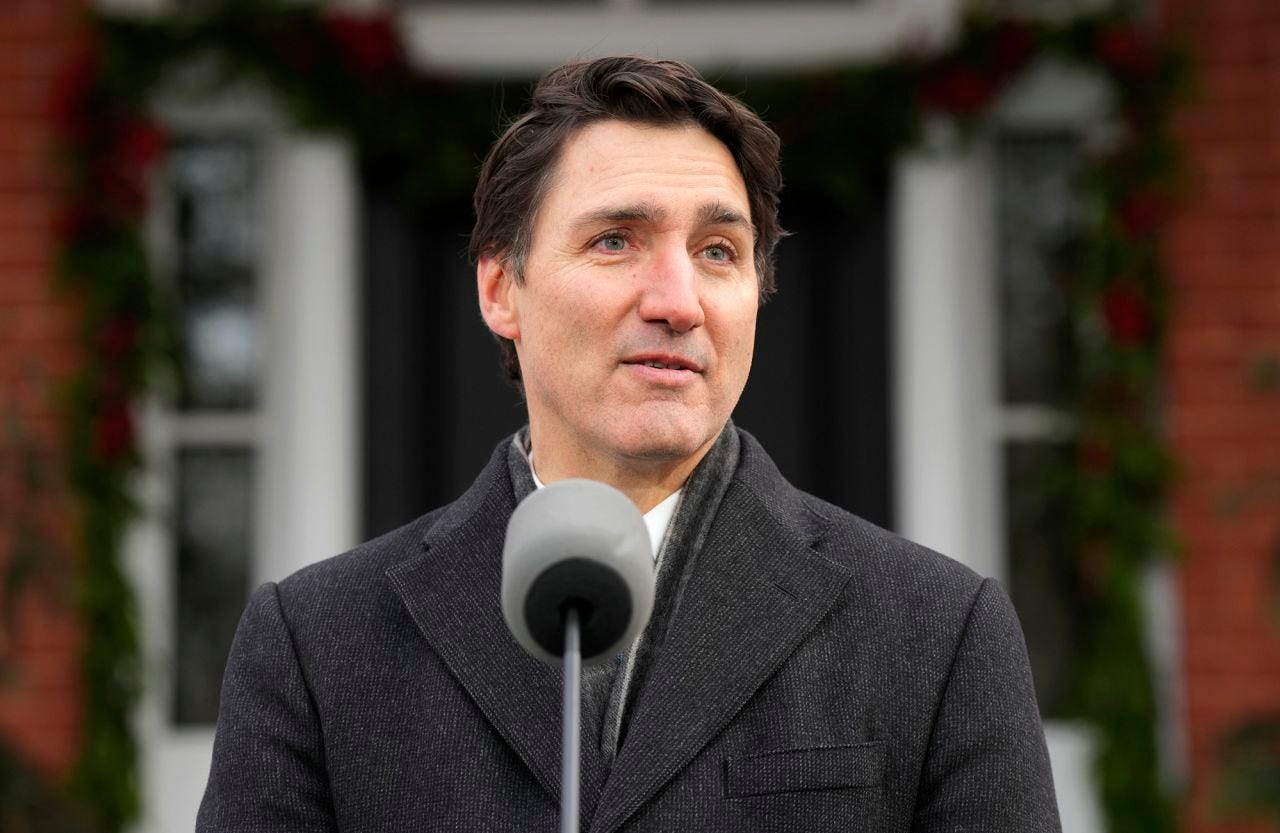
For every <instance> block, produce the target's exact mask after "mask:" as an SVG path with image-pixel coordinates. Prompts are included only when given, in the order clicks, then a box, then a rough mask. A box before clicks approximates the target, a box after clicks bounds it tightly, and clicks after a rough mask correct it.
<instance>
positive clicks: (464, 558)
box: [387, 443, 600, 800]
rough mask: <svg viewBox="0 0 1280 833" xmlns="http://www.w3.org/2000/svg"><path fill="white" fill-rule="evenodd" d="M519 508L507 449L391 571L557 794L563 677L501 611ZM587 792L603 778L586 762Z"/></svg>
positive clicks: (500, 727) (430, 634)
mask: <svg viewBox="0 0 1280 833" xmlns="http://www.w3.org/2000/svg"><path fill="white" fill-rule="evenodd" d="M514 508H515V498H514V496H513V493H512V488H511V481H510V475H509V473H508V471H507V462H506V446H505V443H504V444H501V445H499V447H498V450H497V451H495V453H494V456H493V458H492V459H491V460H490V461H489V465H488V466H487V467H486V468H485V470H484V471H483V472H482V473H481V475H480V476H479V477H478V478H477V480H476V482H475V484H473V485H472V487H471V489H470V490H468V492H467V493H466V494H465V495H463V496H462V497H461V498H459V499H458V501H456V502H455V503H453V504H451V505H450V506H449V507H448V508H447V509H446V510H445V512H444V514H443V515H442V516H441V518H440V520H438V521H437V522H436V523H435V525H434V526H433V527H432V528H431V530H430V531H429V532H428V533H427V535H426V537H425V539H424V541H423V548H424V549H423V552H422V553H420V554H419V555H417V556H415V557H413V558H410V559H408V560H407V561H404V562H402V563H400V564H397V565H396V566H394V567H392V568H391V569H389V570H388V571H387V576H388V577H389V578H390V580H391V582H392V585H393V586H394V587H395V590H396V592H397V594H398V595H399V596H400V599H401V600H402V601H403V603H404V605H405V607H406V608H408V610H409V613H410V615H411V616H412V617H413V620H414V622H416V623H417V626H418V628H419V630H421V631H422V635H423V636H424V637H426V639H427V641H428V642H429V643H430V644H431V647H432V648H433V649H434V650H435V651H436V653H437V654H439V656H440V657H441V659H442V660H443V661H444V663H445V665H446V666H448V668H449V670H450V672H452V674H453V675H454V677H455V678H457V680H458V682H459V683H460V684H461V685H462V687H463V688H464V689H466V691H467V693H468V694H469V695H470V696H471V698H472V699H473V700H474V701H475V703H476V705H477V706H479V708H480V710H481V712H483V714H484V716H485V717H486V718H487V719H488V720H489V722H490V723H492V724H493V727H494V729H495V730H496V731H497V732H498V734H499V735H501V736H502V738H503V739H504V740H505V741H506V742H507V743H508V744H509V745H510V746H511V748H512V750H514V751H515V753H516V755H517V756H519V758H520V760H521V761H523V762H524V764H525V765H526V766H527V767H528V768H529V770H530V771H531V772H532V773H533V776H534V777H535V778H536V779H537V781H538V783H540V784H541V785H542V786H543V788H545V789H546V791H547V792H548V793H549V794H550V795H551V796H552V797H554V798H556V799H557V800H558V798H559V795H560V721H561V712H560V708H561V704H560V700H561V691H562V684H563V677H562V674H561V672H560V670H559V669H558V668H551V667H549V666H547V665H544V664H543V663H541V662H539V661H537V660H535V659H533V658H532V657H530V656H529V655H528V654H526V653H525V652H524V650H523V649H522V648H521V647H520V646H519V645H518V644H517V643H516V641H515V640H514V639H513V638H512V636H511V634H510V632H509V631H508V630H507V625H506V622H505V620H504V619H503V618H502V609H501V602H500V598H501V588H502V544H503V540H504V538H505V536H506V531H507V519H508V518H510V516H511V512H512V511H513V510H514ZM583 778H584V781H583V783H582V788H583V792H584V793H587V792H588V791H591V792H592V794H594V792H595V791H598V789H599V786H600V785H599V784H598V783H595V781H598V779H599V775H598V774H597V773H595V772H590V771H589V770H588V768H586V767H584V771H583Z"/></svg>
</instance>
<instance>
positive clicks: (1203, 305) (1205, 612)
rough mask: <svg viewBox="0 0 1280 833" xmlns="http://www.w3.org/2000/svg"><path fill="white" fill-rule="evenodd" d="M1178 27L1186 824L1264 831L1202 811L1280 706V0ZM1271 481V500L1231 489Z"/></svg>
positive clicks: (1172, 390) (1176, 342)
mask: <svg viewBox="0 0 1280 833" xmlns="http://www.w3.org/2000/svg"><path fill="white" fill-rule="evenodd" d="M1164 7H1165V10H1166V12H1167V15H1168V17H1169V18H1170V20H1171V21H1172V22H1174V23H1175V26H1178V25H1183V26H1185V27H1186V28H1185V31H1186V32H1187V33H1188V35H1189V41H1190V45H1191V46H1192V49H1193V51H1194V54H1195V58H1196V63H1197V75H1198V79H1199V83H1198V86H1199V90H1198V92H1197V95H1196V98H1195V99H1194V101H1193V103H1192V105H1191V107H1190V108H1189V109H1188V111H1187V112H1186V113H1185V114H1184V117H1183V118H1182V119H1181V120H1180V124H1179V135H1180V138H1181V139H1182V141H1183V142H1184V143H1185V147H1186V151H1187V154H1188V156H1187V161H1188V163H1189V166H1190V172H1191V180H1190V183H1189V184H1190V186H1191V191H1190V193H1191V199H1190V200H1189V202H1188V204H1187V206H1186V207H1185V209H1184V210H1183V211H1182V212H1181V216H1180V217H1179V219H1178V220H1177V222H1176V223H1175V225H1174V228H1173V230H1172V234H1171V236H1170V239H1169V241H1168V248H1167V253H1168V256H1169V260H1170V264H1171V266H1172V270H1173V271H1172V274H1173V281H1174V290H1175V292H1176V304H1177V306H1176V312H1175V315H1174V322H1173V330H1172V333H1171V343H1170V351H1169V358H1168V361H1169V364H1168V372H1169V412H1168V416H1169V422H1168V424H1169V430H1170V436H1171V438H1172V440H1173V443H1174V450H1175V453H1176V455H1177V457H1178V459H1179V461H1180V464H1181V466H1182V469H1183V473H1182V479H1181V485H1180V487H1179V488H1178V490H1177V492H1176V495H1175V499H1174V504H1173V507H1172V508H1173V517H1174V520H1175V522H1176V524H1177V527H1178V530H1179V533H1180V535H1181V537H1182V540H1183V542H1184V543H1185V545H1186V553H1185V559H1184V561H1183V563H1182V566H1181V593H1182V600H1181V601H1182V607H1183V613H1184V616H1183V624H1182V643H1183V646H1184V667H1185V672H1186V677H1185V690H1184V696H1185V702H1186V706H1187V715H1186V717H1187V736H1188V740H1189V746H1190V750H1189V751H1190V765H1191V776H1192V783H1191V787H1192V789H1191V795H1190V796H1189V797H1188V801H1187V803H1186V805H1185V807H1184V819H1185V822H1186V824H1185V829H1186V830H1187V831H1191V833H1208V831H1215V833H1217V832H1218V831H1228V830H1230V831H1244V830H1249V831H1254V830H1257V831H1261V830H1267V829H1270V828H1269V827H1266V826H1264V825H1256V824H1255V825H1248V824H1242V823H1239V822H1231V823H1228V822H1226V821H1224V820H1222V819H1221V818H1219V817H1216V816H1215V815H1214V814H1213V813H1212V812H1211V811H1210V809H1209V807H1208V804H1209V802H1208V798H1209V786H1210V784H1211V782H1212V778H1213V774H1214V765H1213V760H1214V753H1215V748H1216V745H1217V743H1218V738H1219V737H1220V736H1221V734H1222V732H1223V731H1224V730H1225V729H1226V728H1228V727H1230V726H1231V725H1233V724H1234V723H1235V722H1236V721H1238V720H1240V719H1241V718H1243V717H1245V716H1248V715H1251V714H1254V713H1256V712H1260V711H1263V710H1268V709H1269V710H1270V711H1272V712H1273V713H1275V712H1277V711H1280V618H1277V617H1276V616H1275V615H1273V613H1272V611H1274V610H1275V609H1276V608H1275V603H1276V602H1275V600H1276V598H1277V594H1278V593H1280V590H1278V589H1277V588H1276V582H1275V574H1274V572H1273V570H1272V566H1271V565H1272V559H1273V558H1275V557H1276V556H1277V555H1280V553H1277V548H1278V547H1280V490H1278V489H1277V488H1276V480H1275V479H1276V478H1280V391H1278V390H1274V389H1273V390H1271V391H1270V392H1267V390H1266V387H1265V385H1259V384H1257V382H1256V381H1255V382H1254V383H1252V384H1251V382H1250V376H1251V372H1252V374H1253V375H1257V370H1258V369H1259V364H1260V363H1262V362H1264V361H1265V360H1267V359H1268V358H1270V359H1271V360H1273V361H1275V360H1280V2H1277V0H1215V2H1212V3H1206V2H1202V0H1164ZM1266 478H1271V479H1272V486H1271V491H1270V497H1269V498H1267V499H1265V500H1260V501H1257V502H1254V503H1252V504H1246V505H1245V506H1243V507H1240V508H1236V509H1234V510H1233V509H1231V508H1229V507H1228V506H1224V504H1229V503H1231V497H1230V496H1231V495H1232V494H1233V493H1235V492H1238V491H1239V490H1240V489H1242V488H1248V487H1249V486H1250V485H1251V484H1252V485H1257V484H1259V483H1260V482H1263V481H1264V480H1265V479H1266Z"/></svg>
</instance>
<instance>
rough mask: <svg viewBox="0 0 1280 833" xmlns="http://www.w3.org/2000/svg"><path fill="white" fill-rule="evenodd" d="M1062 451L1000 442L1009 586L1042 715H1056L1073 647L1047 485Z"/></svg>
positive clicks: (1059, 537) (1058, 534)
mask: <svg viewBox="0 0 1280 833" xmlns="http://www.w3.org/2000/svg"><path fill="white" fill-rule="evenodd" d="M1066 453H1067V452H1066V449H1065V447H1064V446H1061V445H1054V444H1050V443H1007V444H1006V445H1005V454H1004V469H1005V471H1004V473H1005V510H1006V513H1007V514H1006V517H1007V519H1008V520H1007V528H1006V530H1005V544H1006V546H1007V552H1008V554H1009V559H1008V560H1009V592H1010V595H1011V596H1012V597H1013V604H1014V607H1015V608H1017V611H1018V618H1019V619H1020V620H1021V621H1022V631H1023V634H1024V635H1025V636H1026V639H1027V651H1028V653H1029V654H1030V655H1031V670H1032V673H1033V674H1034V675H1035V682H1036V696H1037V698H1038V699H1039V701H1040V711H1041V713H1042V714H1044V715H1045V716H1046V717H1062V716H1064V714H1063V712H1064V710H1065V708H1066V705H1067V704H1066V698H1067V697H1068V696H1069V694H1070V692H1069V691H1068V690H1067V686H1068V684H1069V681H1070V680H1071V678H1072V675H1073V670H1072V669H1073V667H1074V664H1075V662H1076V658H1077V656H1078V652H1079V644H1078V643H1079V636H1080V629H1079V628H1080V620H1079V610H1080V595H1079V592H1078V587H1079V584H1078V579H1077V573H1076V570H1075V568H1074V562H1073V559H1072V557H1071V548H1070V546H1069V545H1068V539H1067V534H1066V533H1067V530H1066V527H1065V518H1066V517H1067V513H1066V512H1065V511H1064V509H1065V507H1064V506H1062V505H1061V499H1060V498H1059V497H1057V496H1056V495H1055V493H1054V490H1053V489H1052V487H1051V486H1050V483H1051V482H1052V478H1053V473H1054V471H1061V470H1062V469H1061V466H1062V465H1063V464H1064V463H1065V461H1064V460H1063V459H1062V457H1063V455H1065V454H1066Z"/></svg>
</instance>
